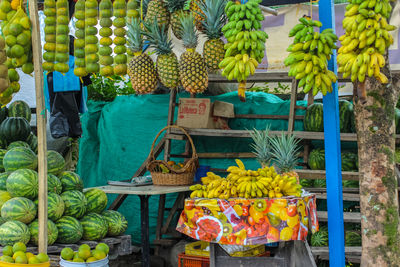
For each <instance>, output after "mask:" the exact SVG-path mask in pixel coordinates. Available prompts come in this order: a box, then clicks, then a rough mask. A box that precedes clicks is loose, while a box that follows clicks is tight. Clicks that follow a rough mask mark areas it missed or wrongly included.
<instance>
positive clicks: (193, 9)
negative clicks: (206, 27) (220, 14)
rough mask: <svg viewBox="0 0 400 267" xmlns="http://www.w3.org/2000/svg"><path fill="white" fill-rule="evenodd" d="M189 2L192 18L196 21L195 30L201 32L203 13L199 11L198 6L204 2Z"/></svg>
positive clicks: (197, 0) (199, 0)
mask: <svg viewBox="0 0 400 267" xmlns="http://www.w3.org/2000/svg"><path fill="white" fill-rule="evenodd" d="M189 1H190V11H191V12H192V14H193V16H194V20H195V21H196V28H197V30H199V31H202V30H203V25H202V21H203V20H204V13H203V11H201V9H200V4H201V3H203V2H204V0H189Z"/></svg>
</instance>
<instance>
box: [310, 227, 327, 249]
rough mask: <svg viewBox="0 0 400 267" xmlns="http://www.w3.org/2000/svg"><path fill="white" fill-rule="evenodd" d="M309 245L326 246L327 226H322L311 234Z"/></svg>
mask: <svg viewBox="0 0 400 267" xmlns="http://www.w3.org/2000/svg"><path fill="white" fill-rule="evenodd" d="M311 246H313V247H327V246H328V227H326V226H322V227H320V228H319V231H318V232H316V233H315V234H313V235H311Z"/></svg>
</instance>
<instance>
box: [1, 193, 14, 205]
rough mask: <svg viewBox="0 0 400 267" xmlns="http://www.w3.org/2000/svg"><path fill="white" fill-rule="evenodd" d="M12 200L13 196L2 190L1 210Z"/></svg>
mask: <svg viewBox="0 0 400 267" xmlns="http://www.w3.org/2000/svg"><path fill="white" fill-rule="evenodd" d="M11 198H12V196H11V194H10V193H8V192H7V191H3V190H0V209H1V207H3V204H4V203H6V202H7V201H9V200H10V199H11Z"/></svg>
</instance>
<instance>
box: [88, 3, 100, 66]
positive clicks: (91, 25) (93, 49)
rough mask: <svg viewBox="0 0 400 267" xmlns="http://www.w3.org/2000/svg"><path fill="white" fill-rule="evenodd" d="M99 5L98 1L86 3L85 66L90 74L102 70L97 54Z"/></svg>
mask: <svg viewBox="0 0 400 267" xmlns="http://www.w3.org/2000/svg"><path fill="white" fill-rule="evenodd" d="M97 8H98V3H97V1H96V0H87V1H85V65H86V71H87V72H88V73H97V72H99V70H100V65H99V55H98V54H97V52H98V50H99V47H98V41H99V40H98V39H97V28H96V27H95V26H96V25H97V15H98V10H97Z"/></svg>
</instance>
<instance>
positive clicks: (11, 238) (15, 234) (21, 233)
mask: <svg viewBox="0 0 400 267" xmlns="http://www.w3.org/2000/svg"><path fill="white" fill-rule="evenodd" d="M30 239H31V233H30V232H29V228H28V226H26V224H24V223H22V222H20V221H15V220H11V221H7V222H5V223H3V224H2V225H1V226H0V245H2V246H12V245H14V244H15V243H17V242H22V243H24V244H25V245H26V244H27V243H28V242H29V240H30Z"/></svg>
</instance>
